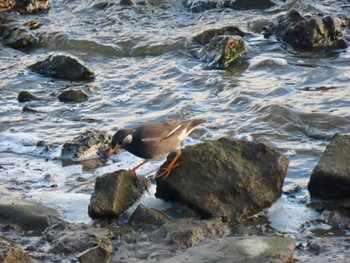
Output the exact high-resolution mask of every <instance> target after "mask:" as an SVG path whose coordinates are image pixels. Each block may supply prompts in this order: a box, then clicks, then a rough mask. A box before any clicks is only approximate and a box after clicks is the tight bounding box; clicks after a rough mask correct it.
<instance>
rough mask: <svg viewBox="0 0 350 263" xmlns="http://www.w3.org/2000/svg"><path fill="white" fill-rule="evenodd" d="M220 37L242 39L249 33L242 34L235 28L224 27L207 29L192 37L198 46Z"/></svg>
mask: <svg viewBox="0 0 350 263" xmlns="http://www.w3.org/2000/svg"><path fill="white" fill-rule="evenodd" d="M220 35H230V36H232V35H233V36H240V37H244V36H246V35H249V33H246V32H243V31H242V30H240V29H239V28H238V27H236V26H226V27H223V28H218V29H209V30H205V31H203V32H202V33H199V34H198V35H196V36H194V37H193V39H194V40H195V41H196V42H198V43H199V44H202V45H206V44H208V43H209V42H210V40H211V39H213V38H214V37H217V36H220Z"/></svg>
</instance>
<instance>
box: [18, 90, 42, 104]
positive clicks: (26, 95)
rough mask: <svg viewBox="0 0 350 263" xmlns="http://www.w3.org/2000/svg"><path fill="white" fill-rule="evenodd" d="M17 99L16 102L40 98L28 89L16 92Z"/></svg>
mask: <svg viewBox="0 0 350 263" xmlns="http://www.w3.org/2000/svg"><path fill="white" fill-rule="evenodd" d="M17 100H18V102H27V101H32V100H40V98H39V97H37V96H35V95H33V94H32V93H30V92H28V91H21V92H20V93H18V97H17Z"/></svg>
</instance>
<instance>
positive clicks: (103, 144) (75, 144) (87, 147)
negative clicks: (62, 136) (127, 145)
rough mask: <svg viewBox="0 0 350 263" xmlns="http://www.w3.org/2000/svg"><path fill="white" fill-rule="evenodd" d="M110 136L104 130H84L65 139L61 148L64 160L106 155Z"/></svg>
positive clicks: (82, 159) (78, 159) (81, 159)
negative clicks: (73, 136) (70, 139)
mask: <svg viewBox="0 0 350 263" xmlns="http://www.w3.org/2000/svg"><path fill="white" fill-rule="evenodd" d="M110 139H111V138H110V136H109V135H108V134H107V132H105V131H100V130H96V129H91V130H86V131H85V132H84V133H83V134H80V135H79V136H77V137H75V138H74V139H73V140H72V141H67V142H66V143H65V144H64V145H63V148H62V152H61V158H62V159H64V160H67V159H68V160H73V161H84V160H87V159H94V158H101V157H107V149H108V142H109V141H110Z"/></svg>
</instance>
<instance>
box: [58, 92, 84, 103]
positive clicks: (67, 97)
mask: <svg viewBox="0 0 350 263" xmlns="http://www.w3.org/2000/svg"><path fill="white" fill-rule="evenodd" d="M58 99H59V101H62V102H83V101H86V100H87V99H88V95H87V94H86V93H85V92H84V91H82V90H81V89H69V90H65V91H63V92H62V93H61V94H60V95H58Z"/></svg>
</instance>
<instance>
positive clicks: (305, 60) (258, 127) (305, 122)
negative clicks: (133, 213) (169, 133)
mask: <svg viewBox="0 0 350 263" xmlns="http://www.w3.org/2000/svg"><path fill="white" fill-rule="evenodd" d="M277 3H278V5H276V6H274V7H272V8H269V9H264V10H259V9H250V10H234V9H212V10H207V11H203V12H199V13H194V12H191V11H189V10H188V9H187V8H186V7H184V5H183V4H182V2H181V1H175V0H168V1H156V0H150V1H147V2H138V3H137V4H136V5H133V6H123V5H120V4H119V3H118V2H114V1H98V0H93V1H85V0H76V1H64V0H57V1H52V3H51V9H50V11H49V12H48V13H44V14H37V15H18V14H9V15H6V16H7V17H9V18H11V19H14V20H15V21H17V22H16V23H25V22H28V21H30V20H38V21H39V22H40V23H41V24H42V26H41V27H40V28H39V29H37V32H40V34H41V36H42V43H41V44H40V46H39V47H37V48H35V49H33V50H31V51H27V52H22V51H18V50H14V49H12V48H10V47H6V46H1V47H0V56H1V60H0V121H1V126H0V189H1V192H0V195H1V196H12V197H14V196H15V197H21V198H24V199H29V200H37V201H40V202H42V203H45V204H49V205H54V206H55V207H57V208H58V209H60V210H61V212H62V213H63V215H64V217H65V219H66V220H68V221H71V222H89V217H88V215H87V205H88V203H89V199H90V194H91V189H92V187H93V185H90V190H81V189H80V188H76V187H66V188H63V186H64V185H66V184H69V183H74V182H77V180H82V179H91V178H95V177H96V176H99V175H101V174H103V173H104V172H106V171H114V170H116V169H121V168H130V167H132V166H133V165H135V164H136V163H137V162H139V161H140V160H139V159H138V158H136V157H134V156H132V155H130V154H128V153H122V154H120V155H116V156H113V157H112V158H110V159H108V160H107V161H106V162H105V163H103V164H102V165H101V166H100V167H98V168H93V167H86V166H83V165H82V164H80V163H75V164H66V163H62V161H61V160H60V159H59V156H60V153H61V148H62V145H63V144H64V143H65V142H66V141H67V140H70V139H73V138H74V137H76V136H77V135H79V134H81V133H82V132H83V131H84V130H85V129H88V128H98V129H102V130H106V131H108V132H109V133H110V134H111V135H112V134H113V133H114V132H115V131H116V130H117V129H118V128H120V127H132V126H135V125H138V124H140V123H143V122H148V121H159V120H164V119H187V118H194V117H196V118H197V117H198V118H199V117H204V118H207V120H208V122H207V123H206V124H205V125H203V126H202V128H201V129H199V130H198V131H196V132H194V133H193V134H192V135H191V137H190V138H188V139H186V141H185V142H184V145H186V144H192V143H196V142H198V141H203V140H207V139H213V138H219V137H221V136H228V137H236V138H244V139H249V140H256V141H263V142H266V143H268V144H270V145H272V146H274V147H276V148H277V149H279V150H280V151H281V152H283V153H285V154H286V155H288V156H289V159H290V165H289V169H288V174H287V177H286V180H285V183H284V189H285V190H288V189H291V188H293V187H296V186H299V187H300V191H299V192H298V194H297V195H296V197H295V198H294V199H290V198H289V197H287V196H286V195H283V196H282V197H281V198H280V199H279V200H278V201H277V202H276V204H274V205H273V206H272V207H271V208H270V209H269V210H268V211H267V215H268V217H269V220H270V223H271V225H272V226H273V227H274V228H276V229H277V230H280V231H283V232H287V233H295V232H297V231H298V229H299V228H300V226H301V225H302V224H303V223H305V222H306V221H308V220H312V219H318V218H320V215H319V214H318V213H317V212H316V211H314V210H313V209H312V208H310V207H308V206H306V203H307V202H308V200H309V196H308V192H307V183H308V181H309V177H310V174H311V172H312V169H313V168H314V166H315V165H316V163H317V162H318V160H319V158H320V156H321V154H322V153H323V151H324V149H325V147H326V146H327V144H328V143H329V139H330V138H331V137H332V136H333V135H334V134H335V133H337V132H338V133H344V132H349V127H350V106H349V105H350V50H349V48H348V49H345V50H335V51H331V52H327V53H324V52H318V53H316V52H301V51H294V50H293V49H291V48H290V47H288V46H286V45H284V44H282V43H281V42H278V41H277V40H276V39H275V38H273V37H272V38H270V39H264V38H263V36H262V34H261V32H262V28H263V26H266V25H268V24H269V23H270V22H271V21H274V19H276V17H277V16H278V15H281V14H283V13H285V12H286V11H287V10H289V9H290V8H292V7H293V6H300V5H301V4H304V5H310V6H313V7H315V8H318V9H319V10H320V11H323V12H327V13H330V14H339V15H343V16H345V17H347V18H349V17H350V5H349V2H348V1H347V0H343V1H334V0H327V1H288V2H284V1H277ZM310 8H311V7H310ZM2 16H5V15H2ZM229 25H235V26H238V27H239V28H240V29H241V30H243V31H245V32H249V33H251V35H249V36H246V37H245V38H244V40H245V42H246V45H247V51H246V52H245V53H243V54H242V56H241V57H240V58H239V59H238V60H237V61H236V62H235V63H233V65H231V66H230V67H229V68H227V69H224V70H217V69H210V68H208V67H207V65H206V64H205V63H204V62H202V61H200V60H199V59H198V58H197V57H196V56H195V53H196V52H198V50H199V49H200V48H201V46H199V45H198V44H196V43H195V42H194V41H193V40H192V37H193V36H195V35H196V34H198V33H201V32H203V31H204V30H208V29H213V28H221V27H225V26H229ZM347 39H348V40H350V36H349V32H348V34H347ZM51 53H68V54H72V55H74V56H76V57H78V58H80V59H81V60H83V61H84V62H85V63H86V64H87V65H88V66H89V67H90V68H91V69H93V71H94V72H95V74H96V78H95V80H94V81H91V82H71V81H65V80H56V79H52V78H47V77H43V76H40V75H38V74H36V73H33V72H31V71H30V70H29V69H28V68H27V67H28V66H29V65H30V64H32V63H34V62H36V61H38V60H40V59H42V58H45V57H46V56H47V55H48V54H51ZM67 87H80V88H82V89H83V90H85V91H86V92H87V93H88V95H89V99H88V101H86V102H83V103H78V104H76V103H74V104H69V103H63V102H60V101H59V100H58V99H57V95H58V94H59V93H60V92H61V91H62V90H64V89H66V88H67ZM23 90H26V91H30V92H31V93H33V94H34V95H36V96H38V97H41V98H43V99H42V100H39V101H31V102H26V103H19V102H18V101H17V95H18V93H19V92H20V91H23ZM25 105H29V106H31V107H32V108H34V109H36V110H38V111H39V112H37V113H31V112H24V111H22V108H23V106H25ZM40 141H45V143H46V144H48V145H50V149H51V150H50V151H44V150H43V149H42V148H41V147H38V146H37V143H38V142H40ZM160 163H161V161H156V162H151V163H148V164H147V165H145V167H143V168H142V169H140V172H139V173H140V174H142V175H145V176H147V175H150V174H154V172H155V171H156V170H157V167H158V166H159V164H160ZM54 184H55V185H57V186H58V187H59V190H55V191H48V189H50V186H51V185H54ZM153 192H154V187H153V188H152V189H151V191H150V193H149V194H148V195H146V196H145V197H144V199H143V202H145V203H146V204H148V205H150V206H153V207H158V208H159V207H162V206H164V205H165V204H164V203H163V202H162V201H160V200H156V199H155V197H153Z"/></svg>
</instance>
